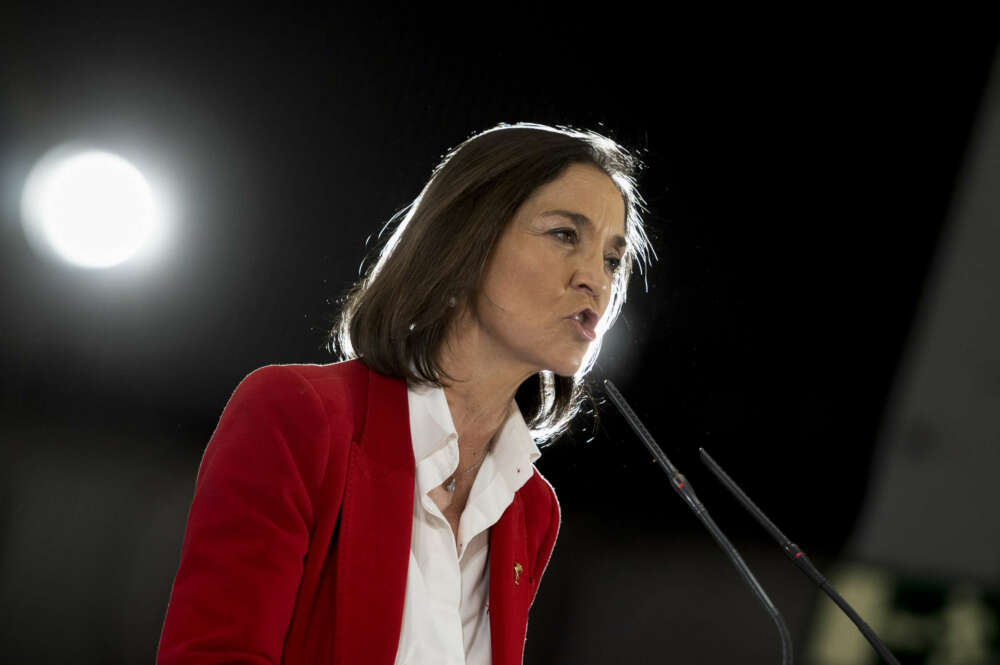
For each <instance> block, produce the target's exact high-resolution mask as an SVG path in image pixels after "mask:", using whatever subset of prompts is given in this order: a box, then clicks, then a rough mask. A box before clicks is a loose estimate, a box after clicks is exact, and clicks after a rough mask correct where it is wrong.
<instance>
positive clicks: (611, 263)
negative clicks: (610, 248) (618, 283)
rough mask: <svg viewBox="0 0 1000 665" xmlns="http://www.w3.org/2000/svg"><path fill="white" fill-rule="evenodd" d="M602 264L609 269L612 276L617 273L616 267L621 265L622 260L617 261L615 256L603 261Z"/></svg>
mask: <svg viewBox="0 0 1000 665" xmlns="http://www.w3.org/2000/svg"><path fill="white" fill-rule="evenodd" d="M604 263H605V264H607V265H608V266H609V267H610V268H611V272H612V274H614V273H616V272H618V266H620V265H621V264H622V260H621V259H619V258H618V257H617V256H609V257H607V258H606V259H604Z"/></svg>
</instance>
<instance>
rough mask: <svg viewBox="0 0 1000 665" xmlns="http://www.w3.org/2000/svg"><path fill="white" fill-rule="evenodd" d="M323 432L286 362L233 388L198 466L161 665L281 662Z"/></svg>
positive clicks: (320, 466)
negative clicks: (283, 365) (284, 364)
mask: <svg viewBox="0 0 1000 665" xmlns="http://www.w3.org/2000/svg"><path fill="white" fill-rule="evenodd" d="M327 429H328V424H327V419H326V414H325V412H324V409H323V405H322V403H321V401H320V399H319V396H318V394H317V393H316V392H315V389H314V388H313V387H312V386H311V385H310V384H309V383H307V382H306V381H305V380H304V379H302V378H301V377H300V376H299V375H298V373H296V372H295V371H294V370H292V369H289V368H286V367H281V366H277V365H272V366H268V367H263V368H261V369H258V370H256V371H254V372H252V373H251V374H250V375H249V376H247V377H246V378H245V379H244V380H243V381H242V382H241V383H240V384H239V386H238V387H237V388H236V390H235V392H234V393H233V395H232V397H231V398H230V400H229V402H228V404H227V405H226V407H225V409H224V410H223V413H222V416H221V418H220V420H219V424H218V426H217V427H216V430H215V432H214V433H213V434H212V437H211V439H210V441H209V443H208V446H207V447H206V449H205V452H204V454H203V456H202V460H201V464H200V466H199V469H198V475H197V478H196V480H195V490H194V498H193V500H192V503H191V508H190V511H189V513H188V520H187V526H186V530H185V534H184V542H183V545H182V548H181V557H180V565H179V567H178V570H177V575H176V577H175V578H174V584H173V588H172V590H171V595H170V600H169V602H168V606H167V612H166V618H165V620H164V625H163V631H162V633H161V636H160V643H159V648H158V653H157V663H159V665H180V664H181V663H184V664H185V665H208V664H211V663H248V664H255V665H257V664H260V665H263V664H265V663H267V664H272V663H273V664H275V665H276V664H277V663H279V662H280V661H281V654H282V649H283V646H284V641H285V636H286V634H287V632H288V627H289V624H290V621H291V615H292V611H293V608H294V604H295V599H296V595H297V593H298V588H299V583H300V581H301V578H302V571H303V560H304V557H305V554H306V551H307V548H308V546H309V538H310V534H311V532H312V528H313V523H314V497H316V496H317V493H316V492H317V488H318V487H319V486H320V485H321V483H322V480H323V478H322V475H323V473H324V470H325V468H326V461H327V459H326V455H327V454H328V452H326V453H324V449H323V445H324V444H325V442H327V441H329V438H328V432H327Z"/></svg>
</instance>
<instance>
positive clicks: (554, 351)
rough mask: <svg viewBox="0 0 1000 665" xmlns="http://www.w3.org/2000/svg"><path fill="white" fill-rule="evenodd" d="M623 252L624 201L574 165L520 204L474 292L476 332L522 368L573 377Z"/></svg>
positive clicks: (594, 173) (594, 172) (602, 179)
mask: <svg viewBox="0 0 1000 665" xmlns="http://www.w3.org/2000/svg"><path fill="white" fill-rule="evenodd" d="M624 253H625V203H624V201H623V200H622V196H621V194H620V193H619V192H618V189H617V188H616V187H615V184H614V183H613V182H612V180H611V179H610V178H609V177H608V176H607V175H605V174H604V173H602V172H601V171H600V170H598V169H597V168H596V167H594V166H591V165H589V164H571V165H570V166H569V167H568V168H567V169H566V170H565V171H564V172H563V174H562V175H561V176H560V177H559V178H558V179H556V180H554V181H552V182H550V183H548V184H546V185H543V186H541V187H539V188H538V189H537V190H535V192H534V193H533V194H532V196H531V197H530V198H529V199H528V200H527V201H525V202H524V204H523V205H522V206H521V207H520V208H519V209H518V211H517V213H516V214H515V215H514V219H513V220H511V222H510V224H508V225H507V228H506V230H505V231H504V232H503V234H502V235H501V237H500V239H499V241H498V242H497V245H496V247H495V248H494V250H493V254H492V256H491V257H490V260H489V262H488V264H487V267H486V273H485V276H484V280H483V283H482V286H481V289H480V292H479V293H478V294H477V313H478V319H477V324H478V328H479V333H480V334H482V335H483V336H484V337H485V338H486V340H487V341H488V342H489V347H490V348H491V349H492V351H493V352H494V353H495V354H497V356H498V359H503V360H506V361H508V362H514V363H515V364H517V365H522V366H523V370H524V371H525V372H526V373H529V374H533V373H535V372H537V371H540V370H551V371H553V372H555V373H556V374H558V375H561V376H570V375H572V374H574V373H575V372H576V371H577V370H578V369H579V368H580V365H581V363H582V362H583V359H584V356H585V355H586V353H587V349H588V348H589V347H590V345H591V343H592V342H593V341H594V340H595V339H596V331H595V328H596V327H597V323H598V321H599V320H600V319H601V317H603V316H604V313H605V310H606V309H607V307H608V303H609V301H610V299H611V289H612V282H613V276H614V271H615V269H616V266H617V265H618V264H619V262H620V261H621V258H622V256H623V255H624Z"/></svg>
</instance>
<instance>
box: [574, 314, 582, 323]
mask: <svg viewBox="0 0 1000 665" xmlns="http://www.w3.org/2000/svg"><path fill="white" fill-rule="evenodd" d="M575 318H576V320H577V321H579V322H580V323H583V320H584V316H583V312H580V313H579V314H577V315H576V317H575Z"/></svg>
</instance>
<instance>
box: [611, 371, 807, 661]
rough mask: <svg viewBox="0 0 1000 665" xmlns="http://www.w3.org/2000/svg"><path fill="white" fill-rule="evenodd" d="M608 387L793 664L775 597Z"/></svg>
mask: <svg viewBox="0 0 1000 665" xmlns="http://www.w3.org/2000/svg"><path fill="white" fill-rule="evenodd" d="M604 390H605V392H606V393H607V395H608V397H610V398H611V401H612V402H613V403H614V405H615V406H616V407H618V410H619V411H620V412H621V414H622V416H624V418H625V420H626V421H627V422H628V424H629V425H631V427H632V431H634V432H635V433H636V436H638V437H639V439H640V440H641V441H642V442H643V443H644V444H645V445H646V447H647V448H648V449H649V452H651V453H652V454H653V457H654V458H655V459H656V461H657V462H658V463H659V465H660V467H661V468H662V469H663V471H664V473H666V474H667V477H668V478H669V479H670V484H671V486H673V488H674V490H675V491H676V492H677V493H678V494H680V495H681V498H682V499H684V502H685V503H687V505H688V507H689V508H691V510H692V511H693V512H694V514H695V516H696V517H697V518H698V519H699V520H701V523H702V524H704V525H705V528H706V529H708V532H709V533H710V534H712V537H713V538H714V539H715V541H716V542H717V543H718V544H719V547H721V548H722V551H724V552H725V553H726V555H727V556H728V557H729V560H730V561H732V562H733V565H734V566H736V570H737V571H738V572H739V574H740V577H742V578H743V581H744V582H746V583H747V586H749V587H750V589H751V590H752V591H753V592H754V595H756V596H757V600H759V601H760V604H761V605H762V606H763V607H764V610H765V611H766V612H767V613H768V614H769V615H770V616H771V618H772V619H773V620H774V623H775V625H776V626H777V627H778V635H779V636H780V637H781V662H782V665H791V663H792V637H791V635H790V634H789V632H788V626H787V625H785V620H784V619H782V618H781V613H780V612H778V608H777V607H775V605H774V603H772V602H771V599H770V598H768V596H767V594H766V593H765V592H764V588H763V587H762V586H761V585H760V583H759V582H758V581H757V578H755V577H754V576H753V573H751V572H750V567H749V566H747V564H746V562H745V561H744V560H743V557H741V556H740V554H739V552H737V551H736V548H735V547H733V544H732V543H730V542H729V539H728V538H726V536H725V534H723V533H722V530H721V529H719V527H718V525H717V524H716V523H715V520H713V519H712V518H711V516H710V515H709V514H708V511H707V510H705V506H703V505H702V503H701V501H699V500H698V497H697V496H695V493H694V489H692V487H691V483H689V482H688V481H687V478H685V477H684V476H683V475H681V473H680V472H679V471H678V470H677V468H676V467H675V466H674V465H673V464H671V463H670V460H669V459H667V456H666V455H665V454H664V453H663V450H661V449H660V446H659V445H657V443H656V441H655V440H654V439H653V436H652V435H651V434H650V433H649V430H647V429H646V426H645V425H643V424H642V421H641V420H639V417H638V416H637V415H635V412H634V411H632V408H631V407H630V406H629V405H628V403H627V402H626V401H625V398H624V397H622V394H621V393H620V392H619V391H618V388H616V387H615V384H613V383H611V381H610V380H608V379H605V380H604Z"/></svg>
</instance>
